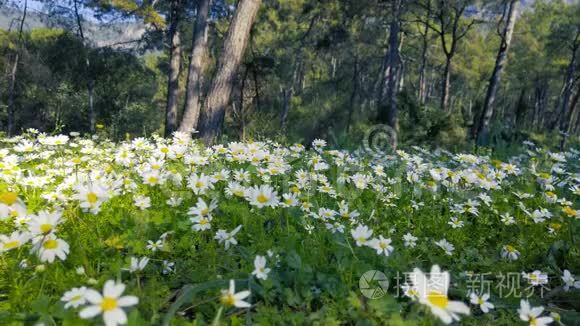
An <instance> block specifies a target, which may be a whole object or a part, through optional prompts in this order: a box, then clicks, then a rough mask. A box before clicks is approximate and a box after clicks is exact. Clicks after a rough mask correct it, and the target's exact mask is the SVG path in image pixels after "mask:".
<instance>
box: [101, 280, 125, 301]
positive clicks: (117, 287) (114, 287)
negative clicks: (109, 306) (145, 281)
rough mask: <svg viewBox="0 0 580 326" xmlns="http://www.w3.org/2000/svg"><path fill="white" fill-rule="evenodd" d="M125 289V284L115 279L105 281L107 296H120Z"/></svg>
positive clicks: (104, 290)
mask: <svg viewBox="0 0 580 326" xmlns="http://www.w3.org/2000/svg"><path fill="white" fill-rule="evenodd" d="M123 291H125V284H123V283H115V281H107V283H105V288H104V289H103V295H104V296H105V297H111V298H118V297H120V296H121V294H123Z"/></svg>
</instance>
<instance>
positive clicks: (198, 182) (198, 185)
mask: <svg viewBox="0 0 580 326" xmlns="http://www.w3.org/2000/svg"><path fill="white" fill-rule="evenodd" d="M195 187H196V188H201V187H203V182H201V181H197V182H196V183H195Z"/></svg>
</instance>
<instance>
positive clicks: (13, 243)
mask: <svg viewBox="0 0 580 326" xmlns="http://www.w3.org/2000/svg"><path fill="white" fill-rule="evenodd" d="M19 245H20V241H18V240H12V241H8V242H5V243H4V250H10V249H14V248H16V247H18V246H19Z"/></svg>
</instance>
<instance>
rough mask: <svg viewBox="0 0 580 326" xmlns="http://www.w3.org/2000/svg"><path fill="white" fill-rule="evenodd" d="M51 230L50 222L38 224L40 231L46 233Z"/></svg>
mask: <svg viewBox="0 0 580 326" xmlns="http://www.w3.org/2000/svg"><path fill="white" fill-rule="evenodd" d="M50 231H52V224H40V232H42V233H43V234H47V233H49V232H50Z"/></svg>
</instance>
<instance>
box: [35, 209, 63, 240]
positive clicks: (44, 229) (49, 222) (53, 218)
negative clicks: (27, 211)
mask: <svg viewBox="0 0 580 326" xmlns="http://www.w3.org/2000/svg"><path fill="white" fill-rule="evenodd" d="M61 217H62V214H61V213H60V212H54V213H49V212H47V211H40V212H38V214H36V215H31V219H30V221H28V230H29V231H30V233H32V235H34V236H45V235H47V234H49V233H52V232H54V229H55V228H56V226H57V225H58V224H59V223H60V218H61Z"/></svg>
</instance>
